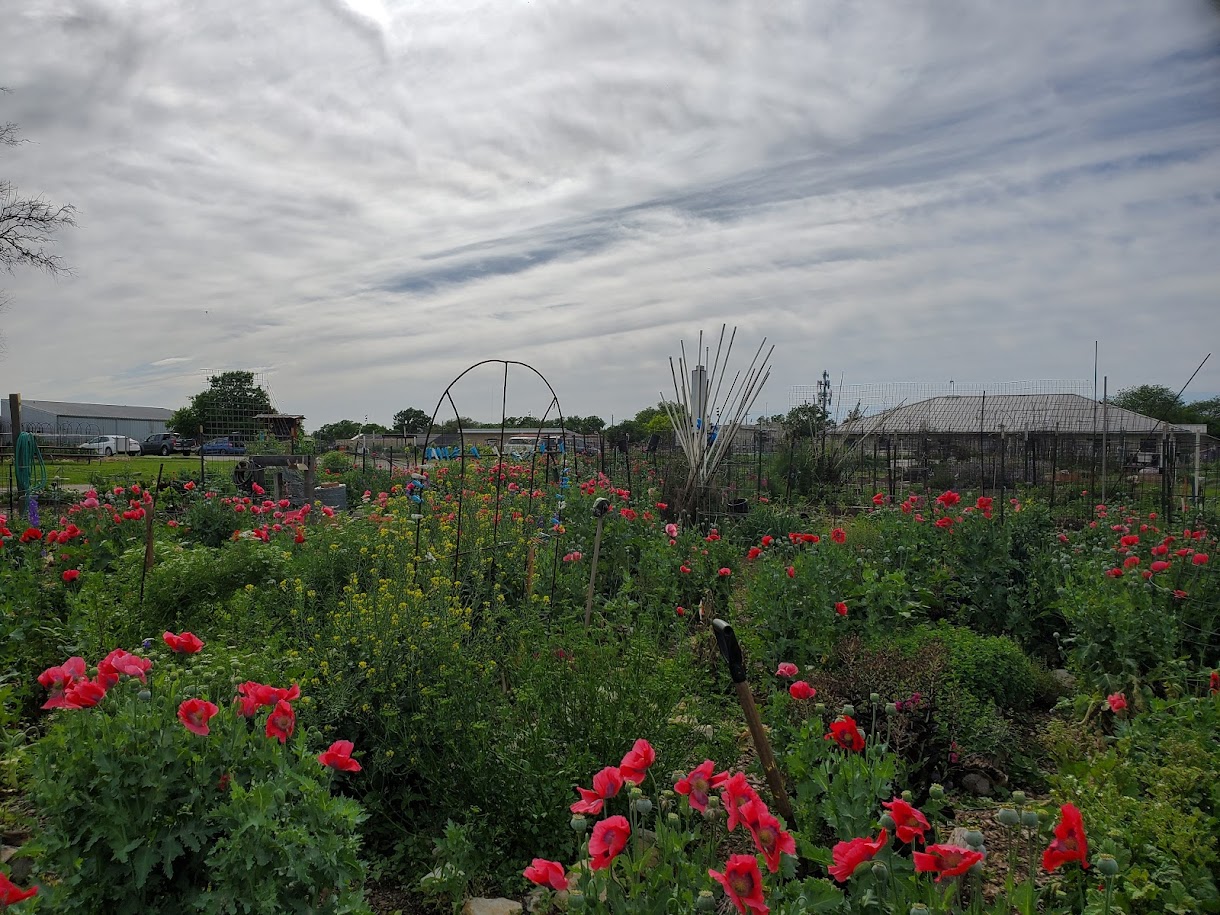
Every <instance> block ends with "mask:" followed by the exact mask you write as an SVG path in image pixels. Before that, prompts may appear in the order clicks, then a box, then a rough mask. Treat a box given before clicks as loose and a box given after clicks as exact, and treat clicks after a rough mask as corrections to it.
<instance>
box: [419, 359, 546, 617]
mask: <svg viewBox="0 0 1220 915" xmlns="http://www.w3.org/2000/svg"><path fill="white" fill-rule="evenodd" d="M489 365H503V366H504V376H503V381H502V385H501V391H500V439H499V440H500V447H503V445H504V433H505V429H506V426H507V419H508V372H509V368H510V367H511V366H518V367H519V368H523V369H528V370H529V371H531V372H533V373H534V375H535V376H537V377H538V379H539V380H541V381H542V383H543V384H544V385H546V388H547V391H548V392H550V395H551V400H550V403H548V404H547V408H546V410H545V411H543V414H542V417H541V418H540V422H541V425H539V426H538V432H539V434H541V432H542V430H543V429H544V428H545V427H546V420H547V417H549V416H550V414H551V409H552V408H554V409H555V410H556V412H557V413H558V416H559V432H560V441H561V442H563V443H564V444H563V451H562V452H561V453H562V454H563V455H564V456H565V458H566V454H567V423H566V421H565V419H564V415H563V406H562V404H560V402H559V395H558V394H556V393H555V388H554V387H553V386H552V385H551V383H550V381H549V380H547V377H546V376H545V375H543V374H542V372H540V371H539V370H538V369H536V368H535V367H534V366H532V365H530V364H529V363H528V362H521V361H520V360H516V359H483V360H480V361H479V362H476V363H474V364H472V365H470V366H468V367H467V368H465V369H464V370H463V371H462V372H460V373H459V374H458V375H457V376H456V377H455V378H454V379H453V380H452V381H450V382H449V384H448V385H446V386H445V390H444V391H443V392H442V393H441V396H440V397H439V398H438V399H437V402H436V407H435V408H434V409H433V411H432V417H431V419H430V420H429V421H428V431H427V434H426V435H425V436H424V444H423V450H422V454H423V455H424V459H425V460H427V454H428V446H429V444H430V442H431V441H432V440H433V430H434V429H435V428H436V417H437V415H438V414H439V413H440V410H441V407H442V406H443V405H444V404H445V402H446V401H448V403H449V406H450V407H451V408H452V410H453V417H454V419H455V420H456V421H457V428H458V441H459V448H458V474H459V479H461V480H462V481H464V480H465V478H466V430H465V428H464V427H463V426H462V414H461V411H460V410H459V409H458V406H457V404H456V402H455V401H454V399H453V389H454V387H455V386H456V385H457V384H458V382H460V381H461V380H462V379H463V378H465V377H466V376H467V375H469V374H470V373H471V372H473V371H475V370H476V369H479V368H482V367H484V366H489ZM497 450H498V449H497ZM552 457H553V456H552V454H551V453H550V450H549V449H548V451H547V454H546V458H547V468H546V469H545V470H544V472H547V471H549V465H550V461H551V460H552ZM537 461H538V451H537V449H534V450H533V451H532V454H531V457H530V477H529V487H530V496H529V502H528V503H527V513H528V512H529V511H532V509H533V504H534V496H533V493H534V491H535V489H537V487H536V485H535V481H536V473H535V471H536V465H537ZM499 462H500V464H501V465H502V464H503V462H504V456H503V454H500V456H499ZM559 470H560V484H561V488H562V486H563V485H564V484H565V483H566V468H564V467H561V468H559ZM501 476H502V475H501V474H499V473H497V474H496V511H494V512H493V513H492V544H493V548H494V545H495V544H496V542H497V540H498V536H499V529H500V511H499V506H500V498H501V496H502V494H503V485H502V480H501V479H500V477H501ZM464 490H465V487H464V486H459V488H458V493H457V509H456V512H455V517H456V519H457V530H456V533H455V537H454V548H453V570H452V576H451V577H452V578H453V579H454V580H456V579H457V577H458V569H459V567H460V562H461V556H462V516H463V508H464V505H463V500H464ZM426 491H427V490H425V492H426ZM562 501H563V500H560V503H561V504H560V505H558V506H556V509H555V514H554V516H553V518H554V519H555V521H556V523H562V521H563V508H562ZM421 504H422V503H421ZM421 523H422V518H421V519H420V520H419V521H417V522H416V525H415V558H416V574H417V575H418V569H419V564H418V560H419V555H420V553H419V548H420V527H421ZM553 551H554V556H555V561H554V562H552V564H551V585H550V587H551V599H552V600H554V597H555V583H556V576H557V574H558V558H559V539H558V538H554V540H553ZM495 574H496V560H495V553H494V552H493V553H492V567H491V575H490V577H491V579H493V580H494V579H495Z"/></svg>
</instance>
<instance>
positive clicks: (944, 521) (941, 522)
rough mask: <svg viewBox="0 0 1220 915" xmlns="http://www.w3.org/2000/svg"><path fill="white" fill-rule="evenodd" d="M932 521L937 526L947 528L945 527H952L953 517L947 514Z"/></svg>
mask: <svg viewBox="0 0 1220 915" xmlns="http://www.w3.org/2000/svg"><path fill="white" fill-rule="evenodd" d="M934 523H935V524H936V526H937V527H939V528H941V529H947V528H950V527H953V519H952V518H950V517H949V516H948V515H943V516H941V517H939V518H937V519H936V521H935V522H934Z"/></svg>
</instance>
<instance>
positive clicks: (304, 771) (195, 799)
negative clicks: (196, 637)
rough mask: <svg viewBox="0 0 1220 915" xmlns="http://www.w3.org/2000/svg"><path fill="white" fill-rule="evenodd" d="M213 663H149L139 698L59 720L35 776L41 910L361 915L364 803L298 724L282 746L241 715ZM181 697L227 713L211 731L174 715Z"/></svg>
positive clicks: (132, 687)
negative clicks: (339, 782) (332, 785)
mask: <svg viewBox="0 0 1220 915" xmlns="http://www.w3.org/2000/svg"><path fill="white" fill-rule="evenodd" d="M205 651H206V649H205ZM217 660H220V659H216V660H210V659H208V658H207V656H206V655H200V656H195V657H190V658H186V659H178V658H175V659H170V660H166V661H165V662H164V663H161V658H160V657H159V656H158V658H157V662H156V666H155V667H154V674H153V676H152V679H151V682H150V683H149V685H148V687H147V689H145V688H144V686H143V684H141V683H138V682H135V681H134V680H129V679H124V680H123V681H122V682H120V683H118V684H117V685H115V686H113V687H112V688H111V689H110V691H109V693H108V694H107V695H106V696H105V697H104V698H103V699H102V700H101V703H100V704H99V705H98V706H97V707H95V708H90V709H80V710H62V711H57V712H55V713H54V717H53V720H52V722H51V725H50V727H49V729H48V731H47V734H46V736H45V737H44V738H43V739H42V740H41V741H40V742H39V743H38V745H37V747H36V749H35V752H34V754H33V762H32V766H33V770H32V783H31V796H32V799H33V801H34V802H35V804H36V806H37V808H38V812H39V815H40V817H41V821H42V823H43V830H42V832H41V834H40V835H39V837H38V839H37V840H36V842H35V845H34V849H35V857H36V860H37V863H38V865H39V867H40V868H41V870H42V872H43V874H44V879H43V881H42V894H41V896H40V899H41V902H42V905H43V906H45V907H46V908H47V909H48V910H49V911H53V912H60V911H63V912H114V913H140V912H145V911H167V910H170V909H173V910H177V911H196V912H204V913H214V915H230V913H261V915H279V913H306V912H311V913H323V912H328V913H348V912H365V911H367V909H366V908H365V907H364V905H363V903H362V902H361V898H360V890H359V885H360V883H361V881H362V878H363V867H362V865H361V863H360V860H359V857H358V839H357V835H356V828H357V826H358V824H359V823H360V821H361V820H362V819H363V816H362V814H361V813H360V809H359V807H358V806H357V805H356V804H355V802H353V801H351V800H346V799H341V798H337V797H332V796H331V794H330V791H329V788H328V783H329V781H330V778H331V776H330V773H329V770H326V769H324V768H322V767H321V766H320V765H319V764H318V761H317V759H316V758H315V755H314V754H315V753H316V750H312V751H311V750H310V749H308V748H307V746H306V743H307V738H306V736H305V734H304V733H303V732H302V731H301V730H298V731H297V733H296V734H295V736H294V737H293V739H292V740H291V742H290V743H288V744H287V745H286V746H281V745H280V744H279V743H278V742H276V741H275V740H273V739H271V738H269V737H267V736H265V735H264V734H263V733H262V728H261V718H262V717H265V715H264V716H260V717H259V718H258V719H256V720H254V721H251V720H248V719H245V718H242V717H240V716H238V715H236V714H235V712H234V710H233V705H232V702H231V698H232V686H231V684H232V682H233V673H234V671H233V669H232V668H231V667H229V666H228V665H227V664H225V665H224V666H223V667H218V666H216V661H217ZM219 683H225V684H227V685H229V688H228V689H227V690H223V691H220V690H217V689H216V687H217V684H219ZM209 688H210V689H212V690H216V691H212V692H209ZM187 697H191V698H210V699H212V700H213V701H215V702H216V704H217V705H219V706H221V707H222V709H221V711H220V712H219V713H218V714H217V715H216V716H215V717H214V718H212V720H211V721H210V722H209V725H210V729H211V733H210V734H209V735H207V736H201V735H198V734H194V733H191V732H189V731H188V730H187V729H186V728H185V727H183V725H182V724H180V723H179V722H178V721H177V720H176V717H177V716H176V712H177V709H178V705H179V703H180V702H181V701H182V700H183V699H185V698H187Z"/></svg>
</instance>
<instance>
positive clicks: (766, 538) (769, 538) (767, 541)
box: [762, 534, 775, 546]
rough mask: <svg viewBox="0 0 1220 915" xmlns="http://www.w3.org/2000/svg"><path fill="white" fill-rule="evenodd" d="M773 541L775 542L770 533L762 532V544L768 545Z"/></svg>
mask: <svg viewBox="0 0 1220 915" xmlns="http://www.w3.org/2000/svg"><path fill="white" fill-rule="evenodd" d="M774 542H775V538H774V537H772V536H771V535H770V534H763V538H762V545H763V546H770V545H771V544H773V543H774Z"/></svg>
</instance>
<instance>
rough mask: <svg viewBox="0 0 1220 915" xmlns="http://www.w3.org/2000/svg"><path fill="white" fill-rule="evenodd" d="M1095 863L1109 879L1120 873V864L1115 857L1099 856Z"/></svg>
mask: <svg viewBox="0 0 1220 915" xmlns="http://www.w3.org/2000/svg"><path fill="white" fill-rule="evenodd" d="M1094 863H1095V864H1096V865H1097V869H1098V870H1099V871H1101V872H1102V873H1103V874H1105V875H1106V876H1107V877H1113V876H1114V875H1115V874H1117V873H1118V862H1117V861H1116V860H1114V856H1113V855H1098V856H1097V860H1096V861H1095V862H1094Z"/></svg>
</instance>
